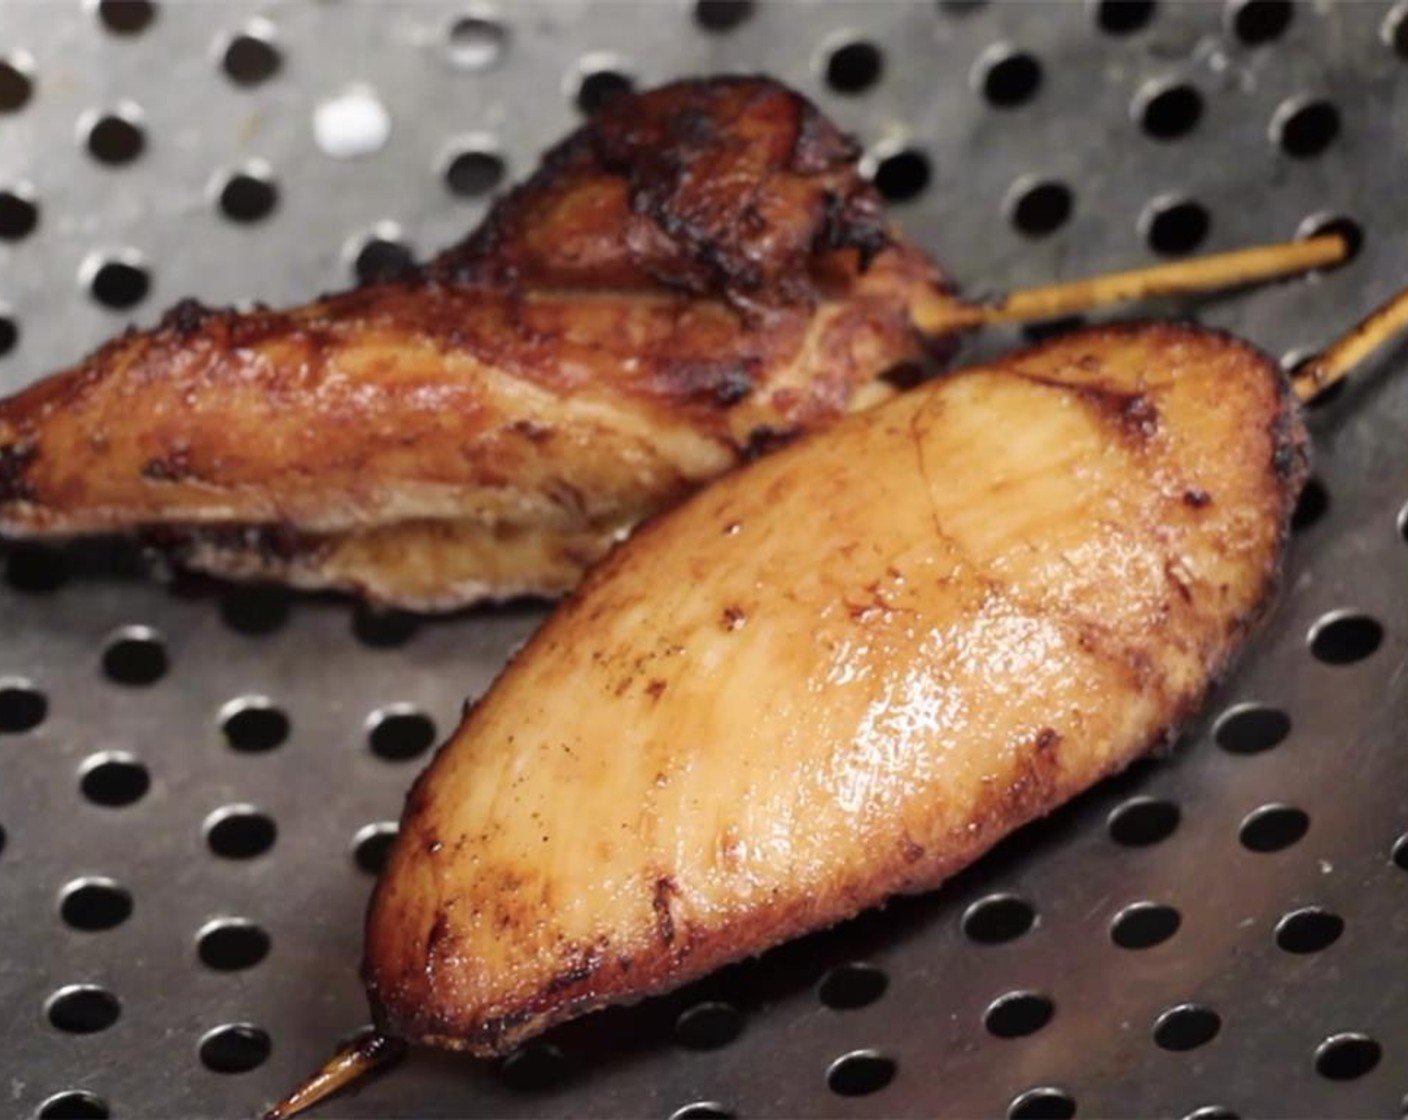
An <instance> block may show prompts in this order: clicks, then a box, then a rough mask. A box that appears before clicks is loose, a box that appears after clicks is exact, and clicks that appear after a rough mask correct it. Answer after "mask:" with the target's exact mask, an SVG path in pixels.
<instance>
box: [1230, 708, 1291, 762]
mask: <svg viewBox="0 0 1408 1120" xmlns="http://www.w3.org/2000/svg"><path fill="white" fill-rule="evenodd" d="M1290 733H1291V717H1290V716H1288V715H1286V713H1285V712H1283V711H1281V709H1280V708H1272V707H1268V706H1267V705H1265V704H1238V705H1237V706H1236V707H1233V708H1229V709H1228V710H1227V711H1225V712H1223V713H1222V715H1221V717H1219V719H1218V721H1217V724H1216V726H1215V727H1214V729H1213V738H1214V739H1215V740H1216V742H1217V745H1218V746H1219V747H1221V748H1222V749H1223V750H1225V751H1227V752H1228V753H1230V754H1260V753H1261V752H1262V751H1269V750H1271V749H1272V748H1273V747H1278V746H1280V745H1281V744H1282V743H1283V742H1285V741H1286V736H1288V735H1289V734H1290Z"/></svg>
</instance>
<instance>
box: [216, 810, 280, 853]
mask: <svg viewBox="0 0 1408 1120" xmlns="http://www.w3.org/2000/svg"><path fill="white" fill-rule="evenodd" d="M278 835H279V829H278V825H276V824H275V823H274V818H273V817H271V816H269V815H268V814H267V813H264V812H261V811H260V810H258V809H256V808H255V807H254V806H253V805H227V806H225V807H224V808H223V809H217V810H216V811H215V812H213V813H211V814H210V816H209V817H207V818H206V821H205V842H206V844H207V845H209V847H210V850H211V851H212V852H214V853H215V854H216V855H217V856H222V857H224V858H225V859H253V858H254V857H255V856H260V855H263V854H264V853H265V852H267V851H268V850H269V849H270V848H272V847H273V846H274V841H275V840H277V839H278Z"/></svg>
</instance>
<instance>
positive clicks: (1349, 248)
mask: <svg viewBox="0 0 1408 1120" xmlns="http://www.w3.org/2000/svg"><path fill="white" fill-rule="evenodd" d="M1326 233H1337V234H1339V235H1340V237H1341V238H1343V239H1344V244H1345V256H1344V260H1342V261H1340V263H1339V264H1333V265H1329V266H1328V267H1326V268H1318V269H1316V270H1315V271H1316V272H1317V273H1321V272H1333V271H1334V270H1335V269H1337V268H1343V267H1344V266H1345V265H1347V264H1349V263H1350V262H1351V261H1353V260H1354V259H1355V258H1356V257H1357V256H1359V253H1360V251H1361V250H1362V249H1363V248H1364V227H1363V226H1361V225H1360V224H1359V223H1358V222H1356V221H1355V220H1354V219H1353V218H1349V217H1346V216H1345V215H1343V214H1329V213H1320V214H1311V215H1310V216H1309V217H1308V218H1306V219H1305V220H1304V221H1302V222H1301V223H1300V225H1298V226H1297V227H1296V237H1297V238H1299V239H1300V240H1302V241H1309V240H1310V239H1311V238H1312V237H1319V236H1321V235H1322V234H1326ZM1340 384H1343V382H1341V383H1340Z"/></svg>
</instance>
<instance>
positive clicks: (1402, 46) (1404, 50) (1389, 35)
mask: <svg viewBox="0 0 1408 1120" xmlns="http://www.w3.org/2000/svg"><path fill="white" fill-rule="evenodd" d="M1379 37H1380V38H1382V39H1383V41H1384V46H1386V47H1388V48H1390V49H1391V50H1392V51H1393V52H1394V53H1395V54H1396V55H1398V57H1399V58H1408V4H1395V5H1394V7H1393V8H1392V9H1391V10H1390V11H1389V13H1388V15H1386V16H1384V22H1383V26H1382V27H1381V28H1380V29H1379ZM1404 1100H1405V1105H1404V1110H1403V1111H1404V1113H1405V1115H1408V1097H1406V1098H1404Z"/></svg>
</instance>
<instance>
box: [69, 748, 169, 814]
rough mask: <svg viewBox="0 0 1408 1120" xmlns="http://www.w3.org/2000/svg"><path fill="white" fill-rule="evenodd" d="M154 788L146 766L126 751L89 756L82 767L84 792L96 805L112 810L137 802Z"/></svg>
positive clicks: (79, 786) (81, 782)
mask: <svg viewBox="0 0 1408 1120" xmlns="http://www.w3.org/2000/svg"><path fill="white" fill-rule="evenodd" d="M151 787H152V778H151V774H150V773H148V771H147V768H146V766H145V765H144V764H143V763H142V762H141V760H140V759H138V758H137V756H136V755H133V754H129V753H128V752H126V751H101V752H99V753H98V754H95V755H92V756H91V757H90V758H88V759H87V760H86V761H85V762H84V763H83V766H82V767H81V768H80V770H79V778H78V788H79V790H80V792H81V793H82V794H83V796H84V797H85V798H87V799H88V800H89V801H91V802H92V803H93V804H94V805H102V806H103V807H105V808H108V809H121V808H123V807H125V806H127V805H132V804H135V803H136V802H138V801H140V800H141V799H142V798H143V797H145V796H146V795H147V791H148V790H149V789H151Z"/></svg>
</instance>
